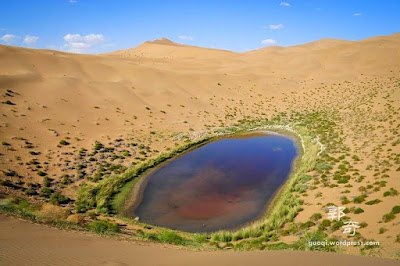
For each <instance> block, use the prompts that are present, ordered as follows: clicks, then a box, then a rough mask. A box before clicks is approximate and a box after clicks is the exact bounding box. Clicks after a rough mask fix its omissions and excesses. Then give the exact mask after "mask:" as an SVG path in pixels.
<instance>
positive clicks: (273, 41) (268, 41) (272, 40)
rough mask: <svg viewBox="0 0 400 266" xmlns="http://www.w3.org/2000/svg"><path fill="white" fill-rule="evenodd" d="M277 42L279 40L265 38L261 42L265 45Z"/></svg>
mask: <svg viewBox="0 0 400 266" xmlns="http://www.w3.org/2000/svg"><path fill="white" fill-rule="evenodd" d="M276 43H277V41H276V40H274V39H265V40H262V41H261V44H264V45H274V44H276Z"/></svg>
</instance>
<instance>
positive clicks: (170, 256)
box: [0, 215, 399, 266]
mask: <svg viewBox="0 0 400 266" xmlns="http://www.w3.org/2000/svg"><path fill="white" fill-rule="evenodd" d="M0 236H1V244H0V262H1V263H2V264H3V265H304V266H313V265H327V266H328V265H332V266H333V265H352V266H358V265H360V266H361V265H362V266H368V265H371V266H378V265H382V266H390V265H399V262H397V261H394V260H388V259H378V258H365V257H357V256H349V255H340V254H333V253H321V252H297V251H249V252H244V253H243V252H233V251H224V252H209V251H207V252H194V251H188V250H179V249H176V248H171V247H169V248H167V247H165V246H162V245H154V244H153V245H149V244H146V243H142V244H140V245H139V244H137V243H132V242H126V241H118V240H116V239H105V238H101V237H99V236H94V235H90V234H85V233H78V232H67V231H61V230H57V229H54V228H50V227H46V226H43V225H37V224H31V223H28V222H25V221H20V220H17V219H14V218H9V217H6V216H3V215H1V216H0ZM50 247H51V248H50Z"/></svg>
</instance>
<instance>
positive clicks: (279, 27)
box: [268, 24, 285, 30]
mask: <svg viewBox="0 0 400 266" xmlns="http://www.w3.org/2000/svg"><path fill="white" fill-rule="evenodd" d="M284 27H285V26H284V25H283V24H277V25H269V26H268V28H269V29H270V30H279V29H283V28H284Z"/></svg>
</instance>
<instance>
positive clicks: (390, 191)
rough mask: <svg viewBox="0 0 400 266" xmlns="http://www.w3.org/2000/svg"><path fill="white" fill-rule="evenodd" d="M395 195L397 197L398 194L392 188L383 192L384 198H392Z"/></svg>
mask: <svg viewBox="0 0 400 266" xmlns="http://www.w3.org/2000/svg"><path fill="white" fill-rule="evenodd" d="M397 195H399V192H398V191H397V190H396V189H394V188H390V189H389V190H388V191H385V193H383V196H384V197H389V196H391V197H393V196H397Z"/></svg>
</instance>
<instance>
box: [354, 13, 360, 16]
mask: <svg viewBox="0 0 400 266" xmlns="http://www.w3.org/2000/svg"><path fill="white" fill-rule="evenodd" d="M361 15H362V13H354V14H353V17H359V16H361Z"/></svg>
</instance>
